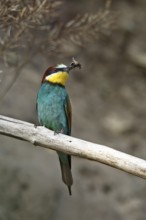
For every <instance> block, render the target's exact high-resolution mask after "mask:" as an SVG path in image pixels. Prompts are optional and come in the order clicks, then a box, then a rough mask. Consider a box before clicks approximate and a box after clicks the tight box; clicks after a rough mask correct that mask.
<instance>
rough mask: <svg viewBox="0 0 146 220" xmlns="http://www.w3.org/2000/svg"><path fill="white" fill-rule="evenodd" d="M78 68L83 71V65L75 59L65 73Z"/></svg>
mask: <svg viewBox="0 0 146 220" xmlns="http://www.w3.org/2000/svg"><path fill="white" fill-rule="evenodd" d="M76 67H77V68H79V69H81V64H80V63H79V62H78V61H76V60H75V59H74V58H73V59H72V63H71V64H70V65H68V66H67V67H66V68H64V71H66V72H69V71H70V70H72V69H74V68H76Z"/></svg>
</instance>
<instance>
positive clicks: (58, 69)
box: [46, 68, 64, 75]
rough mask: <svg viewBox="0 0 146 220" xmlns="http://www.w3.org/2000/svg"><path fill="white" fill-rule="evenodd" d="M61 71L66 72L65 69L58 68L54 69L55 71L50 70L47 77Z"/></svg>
mask: <svg viewBox="0 0 146 220" xmlns="http://www.w3.org/2000/svg"><path fill="white" fill-rule="evenodd" d="M59 71H64V69H63V68H56V69H53V70H48V72H47V74H46V75H51V74H53V73H57V72H59Z"/></svg>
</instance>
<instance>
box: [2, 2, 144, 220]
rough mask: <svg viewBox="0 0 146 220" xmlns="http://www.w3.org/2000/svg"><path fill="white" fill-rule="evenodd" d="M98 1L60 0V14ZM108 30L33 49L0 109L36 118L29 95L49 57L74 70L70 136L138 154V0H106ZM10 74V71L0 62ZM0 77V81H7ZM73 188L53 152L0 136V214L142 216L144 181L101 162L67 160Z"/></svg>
mask: <svg viewBox="0 0 146 220" xmlns="http://www.w3.org/2000/svg"><path fill="white" fill-rule="evenodd" d="M104 4H105V2H103V1H99V0H93V1H85V0H84V1H69V2H67V1H66V4H65V7H64V8H63V9H62V10H63V11H64V17H65V16H69V14H70V13H71V14H75V13H77V12H80V11H82V12H86V11H94V12H95V11H96V10H99V9H100V8H103V7H104ZM111 10H113V11H114V12H116V13H117V17H118V19H117V20H116V26H117V27H116V30H115V31H113V32H112V34H110V35H109V36H108V37H107V38H105V39H103V40H99V41H96V42H94V43H91V44H90V45H87V46H84V47H82V48H81V49H76V47H75V48H67V49H68V50H69V54H68V56H66V57H64V55H63V54H61V55H60V56H58V55H57V54H56V55H54V56H53V57H51V58H50V59H48V60H47V61H46V60H45V59H44V57H43V56H37V57H35V59H34V60H33V61H32V62H31V63H28V64H27V65H26V66H25V67H24V68H23V70H22V72H21V74H20V76H19V77H18V79H17V81H16V82H15V84H14V85H13V87H12V88H11V90H10V91H9V92H8V94H7V95H6V96H5V98H4V99H3V100H2V101H1V103H0V107H1V108H0V114H3V115H6V116H11V117H14V118H18V119H22V120H26V121H29V122H33V123H37V115H36V108H35V103H36V96H37V91H38V89H39V86H40V79H41V75H42V73H43V72H44V70H45V69H46V68H47V67H48V66H49V65H52V64H54V63H65V64H68V63H70V61H71V57H72V56H75V57H76V58H77V59H78V60H79V61H80V62H81V63H82V66H83V68H82V70H81V71H79V70H75V71H74V72H73V73H72V74H71V76H70V80H69V82H68V85H67V89H68V92H69V94H70V97H71V100H72V106H73V129H72V135H73V136H75V137H78V138H82V139H85V140H88V141H92V142H95V143H99V144H104V145H108V146H111V147H112V148H115V149H117V150H121V151H123V152H126V153H129V154H131V155H135V156H137V157H140V158H144V159H146V146H145V140H146V95H145V94H146V45H145V39H146V28H145V22H146V1H145V0H132V1H131V0H123V1H120V0H113V3H112V6H111ZM1 69H3V71H5V72H7V77H6V79H7V80H10V78H11V74H12V72H10V71H8V70H7V67H4V66H3V65H2V64H1ZM7 80H6V81H7ZM72 164H73V165H72V167H73V169H72V172H73V177H74V185H73V187H72V192H73V195H72V196H71V197H70V196H69V195H68V191H67V188H66V187H65V185H64V184H63V183H62V181H61V175H60V167H59V162H58V158H57V154H56V153H55V152H53V151H51V150H46V149H42V148H39V147H34V146H32V145H31V144H28V143H25V142H22V141H19V140H15V139H12V138H8V137H4V136H0V220H20V219H22V220H26V219H27V220H39V219H42V220H48V219H51V220H57V219H59V220H67V219H70V220H73V219H76V220H79V219H84V220H89V219H92V220H94V219H96V220H97V219H102V220H107V219H108V220H117V219H118V220H125V219H128V220H137V219H138V220H145V219H146V216H145V203H146V182H145V180H143V179H140V178H138V177H134V176H132V175H130V174H127V173H124V172H122V171H119V170H116V169H114V168H111V167H108V166H106V165H103V164H99V163H96V162H91V161H88V160H84V159H78V158H73V159H72Z"/></svg>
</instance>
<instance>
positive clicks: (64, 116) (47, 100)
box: [37, 58, 81, 195]
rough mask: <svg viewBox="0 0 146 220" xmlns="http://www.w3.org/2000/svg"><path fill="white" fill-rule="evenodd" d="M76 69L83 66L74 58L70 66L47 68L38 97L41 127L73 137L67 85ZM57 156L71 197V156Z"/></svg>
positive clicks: (62, 154)
mask: <svg viewBox="0 0 146 220" xmlns="http://www.w3.org/2000/svg"><path fill="white" fill-rule="evenodd" d="M76 67H78V68H81V64H80V63H79V62H77V61H76V60H75V59H74V58H73V59H72V63H71V64H70V65H68V66H67V65H65V64H56V65H53V66H51V67H49V68H47V70H46V71H45V73H44V74H43V77H42V81H41V87H40V89H39V92H38V95H37V114H38V121H39V124H40V125H42V126H44V127H46V128H48V129H50V130H52V131H54V134H58V133H62V134H65V135H71V125H72V110H71V102H70V98H69V95H68V93H67V90H66V88H65V85H66V82H67V80H68V77H69V73H70V71H71V70H72V69H74V68H76ZM57 154H58V157H59V162H60V167H61V173H62V180H63V182H64V183H65V184H66V185H67V187H68V191H69V195H72V192H71V186H72V184H73V177H72V173H71V156H70V155H68V154H65V153H63V152H61V151H57Z"/></svg>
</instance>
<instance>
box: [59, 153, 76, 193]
mask: <svg viewBox="0 0 146 220" xmlns="http://www.w3.org/2000/svg"><path fill="white" fill-rule="evenodd" d="M58 156H59V161H60V167H61V173H62V180H63V182H64V183H65V184H66V185H67V186H68V190H69V195H72V193H71V185H72V184H73V178H72V173H71V159H70V156H68V155H63V156H66V158H67V160H68V163H66V161H65V162H64V161H63V160H62V158H61V155H60V153H59V154H58Z"/></svg>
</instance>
